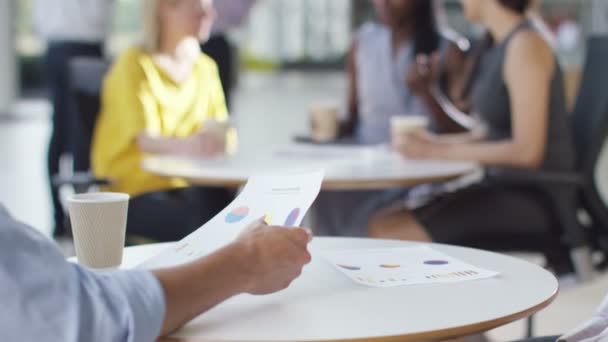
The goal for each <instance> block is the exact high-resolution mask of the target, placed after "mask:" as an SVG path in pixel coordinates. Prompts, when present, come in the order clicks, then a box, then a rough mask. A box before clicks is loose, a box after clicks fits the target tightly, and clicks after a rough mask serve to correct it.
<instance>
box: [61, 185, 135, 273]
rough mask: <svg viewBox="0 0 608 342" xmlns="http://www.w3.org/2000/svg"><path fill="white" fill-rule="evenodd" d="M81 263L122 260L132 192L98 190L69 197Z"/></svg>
mask: <svg viewBox="0 0 608 342" xmlns="http://www.w3.org/2000/svg"><path fill="white" fill-rule="evenodd" d="M68 207H69V213H70V221H71V223H72V232H73V235H74V245H75V247H76V258H77V259H78V263H79V264H81V265H84V266H87V267H91V268H113V267H118V266H120V264H121V263H122V253H123V249H124V246H125V235H126V228H127V212H128V208H129V195H127V194H122V193H111V192H98V193H87V194H78V195H73V196H71V197H70V198H68Z"/></svg>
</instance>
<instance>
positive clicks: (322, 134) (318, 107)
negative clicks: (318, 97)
mask: <svg viewBox="0 0 608 342" xmlns="http://www.w3.org/2000/svg"><path fill="white" fill-rule="evenodd" d="M339 112H340V110H339V106H338V105H336V104H334V103H331V102H327V103H316V104H314V105H312V106H311V107H310V122H311V138H312V139H313V140H314V141H317V142H329V141H332V140H335V139H337V138H338V133H339V129H340V118H339V116H340V115H339V114H340V113H339Z"/></svg>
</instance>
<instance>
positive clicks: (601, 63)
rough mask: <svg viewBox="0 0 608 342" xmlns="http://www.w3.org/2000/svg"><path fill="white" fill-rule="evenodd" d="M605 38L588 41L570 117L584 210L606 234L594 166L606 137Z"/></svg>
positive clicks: (606, 216)
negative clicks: (582, 177)
mask: <svg viewBox="0 0 608 342" xmlns="http://www.w3.org/2000/svg"><path fill="white" fill-rule="evenodd" d="M606 61H608V36H606V35H602V36H593V37H591V38H589V41H588V50H587V60H586V62H585V67H584V71H583V77H582V80H581V86H580V88H579V93H578V96H577V99H576V104H575V106H574V110H573V113H572V119H573V127H574V142H575V146H576V152H577V156H578V170H579V172H581V173H582V175H583V176H584V178H585V180H586V182H585V186H584V187H583V194H582V196H583V202H584V206H585V209H587V211H588V212H589V214H590V215H591V216H592V218H593V221H594V223H595V224H596V225H601V226H603V227H605V231H604V233H606V232H608V203H605V202H604V201H603V199H602V197H601V195H600V193H599V190H598V187H599V185H598V184H597V179H596V171H597V165H598V162H599V160H600V157H601V154H602V150H603V147H604V144H605V143H606V142H607V140H606V137H607V136H608V87H607V86H606V84H607V83H608V68H607V67H606Z"/></svg>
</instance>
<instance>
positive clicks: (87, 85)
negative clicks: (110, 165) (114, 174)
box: [53, 57, 111, 193]
mask: <svg viewBox="0 0 608 342" xmlns="http://www.w3.org/2000/svg"><path fill="white" fill-rule="evenodd" d="M110 64H111V63H110V62H109V61H106V60H103V59H98V58H90V57H80V58H74V59H72V60H71V61H70V64H69V75H68V84H69V87H70V88H69V94H70V105H71V108H73V110H74V112H75V113H74V115H73V117H75V118H76V119H77V124H76V127H77V128H78V130H77V132H72V133H73V134H74V137H75V140H76V141H77V144H76V148H75V152H74V156H73V158H74V166H75V169H77V170H84V171H80V172H75V173H74V174H73V175H70V176H67V177H62V176H59V175H57V176H55V177H53V186H55V187H57V188H61V187H64V186H71V187H73V189H74V192H76V193H83V192H87V191H89V189H90V188H92V187H94V186H104V185H109V184H110V180H109V179H99V178H95V177H94V176H93V175H92V173H91V172H90V166H91V161H90V159H91V158H90V156H91V141H92V139H93V132H94V129H95V122H96V121H97V115H98V114H99V110H100V108H101V95H100V94H101V88H102V85H103V79H104V77H105V75H106V73H107V72H108V70H109V68H110Z"/></svg>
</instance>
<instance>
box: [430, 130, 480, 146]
mask: <svg viewBox="0 0 608 342" xmlns="http://www.w3.org/2000/svg"><path fill="white" fill-rule="evenodd" d="M483 138H484V134H482V133H477V132H463V133H451V134H441V135H438V136H437V142H439V143H440V144H444V145H453V144H466V143H474V142H477V141H480V140H482V139H483Z"/></svg>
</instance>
